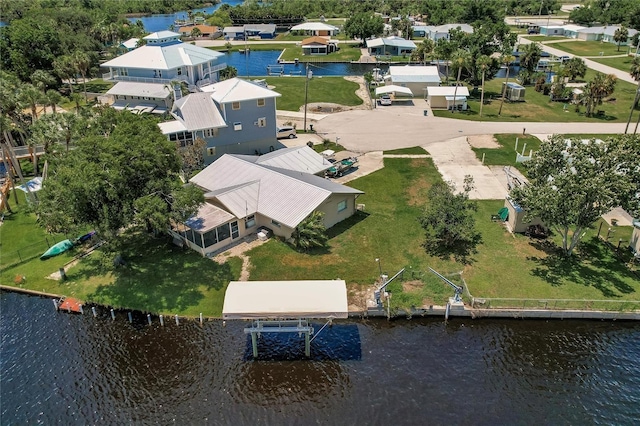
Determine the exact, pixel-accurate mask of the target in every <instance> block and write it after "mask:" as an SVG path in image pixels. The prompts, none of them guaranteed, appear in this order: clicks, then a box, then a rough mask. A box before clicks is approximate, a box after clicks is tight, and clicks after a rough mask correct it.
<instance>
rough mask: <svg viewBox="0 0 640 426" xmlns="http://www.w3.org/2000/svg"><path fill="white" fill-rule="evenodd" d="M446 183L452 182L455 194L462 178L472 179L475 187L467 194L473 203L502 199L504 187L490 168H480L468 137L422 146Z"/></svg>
mask: <svg viewBox="0 0 640 426" xmlns="http://www.w3.org/2000/svg"><path fill="white" fill-rule="evenodd" d="M424 149H426V150H427V151H428V152H429V153H430V154H431V158H432V159H433V163H434V164H435V166H436V168H437V169H438V171H439V172H440V174H441V175H442V179H444V180H445V181H449V182H453V184H454V185H455V186H456V190H457V191H462V189H463V188H464V178H465V176H467V175H471V176H472V177H473V181H474V186H475V188H474V189H473V190H472V191H471V192H470V193H469V198H471V199H474V200H501V199H504V197H505V196H506V195H507V188H506V186H505V185H503V183H502V182H501V181H500V179H499V178H498V176H497V175H498V173H494V172H493V171H492V170H491V169H490V168H489V167H487V166H484V165H482V163H481V162H480V160H478V159H477V158H476V154H475V153H474V152H473V151H472V150H471V146H470V145H469V143H468V142H467V137H466V136H462V137H458V138H453V139H449V140H447V141H444V142H437V143H432V144H430V145H428V146H425V147H424Z"/></svg>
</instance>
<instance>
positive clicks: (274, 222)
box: [271, 219, 281, 228]
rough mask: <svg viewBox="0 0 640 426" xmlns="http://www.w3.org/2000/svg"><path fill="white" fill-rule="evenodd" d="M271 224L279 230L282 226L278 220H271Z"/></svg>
mask: <svg viewBox="0 0 640 426" xmlns="http://www.w3.org/2000/svg"><path fill="white" fill-rule="evenodd" d="M271 224H272V225H273V226H277V227H278V228H280V226H281V225H280V222H278V221H277V220H273V219H271Z"/></svg>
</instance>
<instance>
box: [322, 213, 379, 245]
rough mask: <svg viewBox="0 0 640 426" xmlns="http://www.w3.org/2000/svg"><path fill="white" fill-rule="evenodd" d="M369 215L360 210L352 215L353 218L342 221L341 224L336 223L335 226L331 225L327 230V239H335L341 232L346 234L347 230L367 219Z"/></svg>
mask: <svg viewBox="0 0 640 426" xmlns="http://www.w3.org/2000/svg"><path fill="white" fill-rule="evenodd" d="M369 215H370V213H367V212H364V211H362V210H357V211H356V212H355V213H354V214H353V216H351V217H349V218H347V219H345V220H343V221H342V222H338V223H336V224H335V225H333V226H332V227H331V228H329V229H327V237H329V239H332V238H334V237H337V236H338V235H340V234H342V233H343V232H346V231H347V230H349V229H350V228H351V227H353V226H355V225H357V224H358V223H360V222H362V221H363V220H365V219H366V218H368V217H369Z"/></svg>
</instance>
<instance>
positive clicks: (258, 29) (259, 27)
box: [222, 24, 276, 40]
mask: <svg viewBox="0 0 640 426" xmlns="http://www.w3.org/2000/svg"><path fill="white" fill-rule="evenodd" d="M222 35H223V36H224V39H225V40H245V39H248V38H259V39H261V40H264V39H272V38H275V37H276V25H275V24H246V25H243V26H231V27H224V29H223V30H222Z"/></svg>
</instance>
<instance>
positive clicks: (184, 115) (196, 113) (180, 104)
mask: <svg viewBox="0 0 640 426" xmlns="http://www.w3.org/2000/svg"><path fill="white" fill-rule="evenodd" d="M171 113H172V115H173V116H174V117H176V119H178V120H179V121H181V122H182V123H184V126H185V127H186V128H187V130H188V131H190V132H193V131H196V130H203V129H215V128H220V127H227V124H226V123H225V121H224V118H222V115H221V114H220V111H219V110H218V107H217V106H216V104H215V103H214V102H213V99H211V94H210V93H205V92H198V93H191V94H189V95H187V96H185V97H184V98H180V99H178V100H177V101H176V102H175V103H174V104H173V109H172V111H171Z"/></svg>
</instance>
